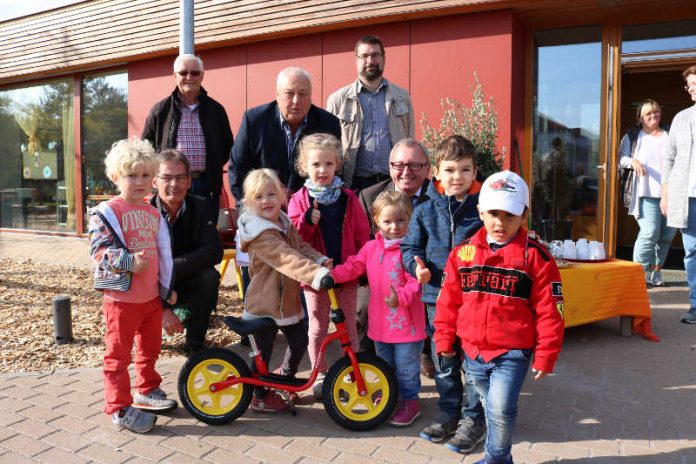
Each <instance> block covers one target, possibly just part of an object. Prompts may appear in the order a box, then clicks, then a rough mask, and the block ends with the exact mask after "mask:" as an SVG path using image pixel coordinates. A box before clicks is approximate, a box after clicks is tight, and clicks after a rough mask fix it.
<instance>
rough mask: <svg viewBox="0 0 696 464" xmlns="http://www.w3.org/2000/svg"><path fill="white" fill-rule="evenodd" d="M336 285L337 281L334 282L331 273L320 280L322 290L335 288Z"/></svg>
mask: <svg viewBox="0 0 696 464" xmlns="http://www.w3.org/2000/svg"><path fill="white" fill-rule="evenodd" d="M334 285H336V283H335V282H334V279H333V277H331V276H330V275H325V276H324V277H322V278H321V281H319V288H321V289H322V290H328V289H330V288H334Z"/></svg>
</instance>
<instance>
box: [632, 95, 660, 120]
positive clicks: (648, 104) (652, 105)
mask: <svg viewBox="0 0 696 464" xmlns="http://www.w3.org/2000/svg"><path fill="white" fill-rule="evenodd" d="M650 111H656V112H658V113H659V112H660V111H661V110H660V105H659V103H657V102H656V101H655V100H653V99H650V98H647V99H645V100H643V103H641V104H640V106H639V107H638V111H637V112H636V119H637V120H638V124H640V123H641V122H642V121H643V116H645V115H646V114H648V113H649V112H650Z"/></svg>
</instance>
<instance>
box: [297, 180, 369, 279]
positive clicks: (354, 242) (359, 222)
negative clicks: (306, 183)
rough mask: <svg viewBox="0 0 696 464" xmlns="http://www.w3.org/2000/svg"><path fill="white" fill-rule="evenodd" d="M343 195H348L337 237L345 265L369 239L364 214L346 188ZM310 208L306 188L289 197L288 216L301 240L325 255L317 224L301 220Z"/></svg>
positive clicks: (355, 198) (322, 239)
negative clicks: (339, 236)
mask: <svg viewBox="0 0 696 464" xmlns="http://www.w3.org/2000/svg"><path fill="white" fill-rule="evenodd" d="M343 193H345V194H346V195H348V203H347V204H346V213H345V218H344V219H343V231H342V232H343V233H342V237H341V259H342V261H343V262H345V261H346V259H348V257H349V256H352V255H355V254H357V253H358V250H360V248H361V247H362V246H363V245H364V244H365V242H367V241H368V240H369V239H370V223H369V222H368V221H367V216H366V215H365V211H364V210H363V209H362V206H361V205H360V200H358V197H357V196H355V193H353V191H352V190H348V189H346V188H344V189H343ZM311 207H312V204H311V203H310V202H309V193H307V187H302V188H301V189H300V190H298V191H297V192H295V193H294V194H293V195H292V197H290V202H289V204H288V216H289V217H290V220H291V221H292V224H293V225H294V226H295V227H296V228H297V230H298V231H299V232H300V236H302V239H303V240H304V241H305V242H307V243H309V244H310V245H312V247H313V248H314V249H315V250H317V251H318V252H320V253H324V254H325V253H326V246H324V237H323V236H322V235H321V229H320V228H319V225H318V224H317V225H315V224H307V222H306V221H305V213H306V212H307V210H308V209H310V208H311ZM319 224H321V221H320V222H319ZM357 277H359V276H356V277H355V278H356V279H357Z"/></svg>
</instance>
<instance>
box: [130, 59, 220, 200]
mask: <svg viewBox="0 0 696 464" xmlns="http://www.w3.org/2000/svg"><path fill="white" fill-rule="evenodd" d="M203 75H204V72H203V61H202V60H201V59H200V58H199V57H197V56H195V55H187V54H184V55H179V56H178V57H177V58H176V60H174V77H175V79H176V89H174V91H173V92H172V93H171V95H169V96H168V97H167V98H165V99H163V100H161V101H159V102H157V103H156V104H155V105H154V106H153V107H152V109H151V110H150V114H149V115H148V117H147V120H146V122H145V128H144V129H143V133H142V136H141V138H143V139H147V140H149V141H150V142H152V144H153V146H154V147H155V150H157V151H161V150H164V149H167V148H174V149H176V150H178V151H180V152H182V153H183V154H184V155H186V158H187V159H188V161H189V164H190V166H191V191H192V192H193V193H195V194H197V195H201V196H203V197H205V198H207V199H208V202H209V203H210V206H211V208H212V209H213V210H214V211H217V210H218V208H219V207H220V192H221V191H222V165H223V163H224V162H225V160H226V159H227V156H228V155H229V152H230V149H231V148H232V144H233V139H232V130H231V129H230V122H229V120H228V118H227V113H226V112H225V108H223V106H222V105H221V104H220V103H218V102H217V101H215V100H213V99H212V98H210V97H209V96H208V93H207V92H206V91H205V89H203V87H201V83H202V82H203Z"/></svg>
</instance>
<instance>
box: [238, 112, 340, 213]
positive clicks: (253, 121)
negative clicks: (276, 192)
mask: <svg viewBox="0 0 696 464" xmlns="http://www.w3.org/2000/svg"><path fill="white" fill-rule="evenodd" d="M319 132H326V133H329V134H333V135H334V136H336V138H337V139H339V140H341V125H340V123H339V121H338V118H337V117H336V116H334V115H333V114H331V113H329V112H328V111H326V110H323V109H321V108H318V107H316V106H314V105H312V106H311V107H310V109H309V113H307V125H306V126H305V127H304V129H303V130H302V137H304V136H306V135H309V134H316V133H319ZM302 137H301V138H300V140H301V139H302ZM298 144H299V140H298ZM296 153H297V145H295V152H293V155H292V159H288V155H287V145H286V143H285V132H283V128H282V127H281V126H280V111H279V109H278V103H277V102H276V101H275V100H274V101H272V102H270V103H266V104H263V105H260V106H257V107H255V108H251V109H248V110H246V111H245V112H244V116H243V117H242V124H241V125H240V126H239V132H238V133H237V140H235V143H234V146H232V150H230V162H229V166H228V172H227V175H228V176H229V181H230V190H231V191H232V195H233V196H234V198H235V199H236V200H237V201H240V200H241V199H242V197H243V191H242V185H243V183H244V178H245V177H246V175H247V174H248V173H249V171H251V170H253V169H258V168H270V169H274V170H275V171H276V172H277V173H278V177H279V178H280V180H281V182H283V184H285V186H286V187H287V188H288V190H290V192H291V193H294V192H296V191H297V190H299V189H300V188H301V187H302V186H303V185H304V179H303V178H302V177H301V176H300V175H299V174H298V173H297V171H296V170H295V158H296Z"/></svg>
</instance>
